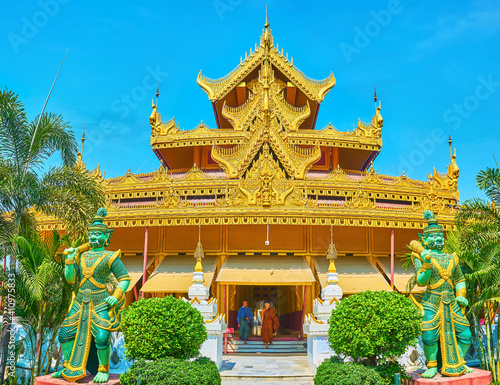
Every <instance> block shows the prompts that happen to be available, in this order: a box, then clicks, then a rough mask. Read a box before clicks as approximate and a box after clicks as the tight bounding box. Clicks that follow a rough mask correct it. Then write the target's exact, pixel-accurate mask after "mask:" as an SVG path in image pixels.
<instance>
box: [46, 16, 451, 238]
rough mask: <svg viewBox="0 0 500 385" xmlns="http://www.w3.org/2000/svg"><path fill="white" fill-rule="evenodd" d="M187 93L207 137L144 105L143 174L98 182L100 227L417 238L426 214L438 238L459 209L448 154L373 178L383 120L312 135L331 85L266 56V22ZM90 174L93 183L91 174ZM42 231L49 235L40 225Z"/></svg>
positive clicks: (272, 54)
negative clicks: (221, 69) (227, 63)
mask: <svg viewBox="0 0 500 385" xmlns="http://www.w3.org/2000/svg"><path fill="white" fill-rule="evenodd" d="M197 82H198V84H199V85H200V86H201V87H202V89H203V90H204V91H205V92H206V94H207V95H208V98H209V100H210V101H211V102H212V104H213V107H214V113H215V119H216V122H217V128H209V127H208V126H207V125H205V124H204V123H203V122H202V123H200V124H199V125H198V126H197V127H195V128H194V129H193V130H181V129H180V125H179V124H178V123H176V122H175V118H173V119H171V120H170V121H168V122H163V121H162V120H161V116H160V114H159V113H158V111H157V107H156V105H155V104H154V103H153V111H152V114H151V116H150V124H151V146H152V149H153V151H154V152H155V153H156V154H157V156H158V158H159V159H160V161H161V166H160V167H159V168H158V169H157V170H155V171H154V172H152V173H146V174H140V175H136V174H133V173H132V172H130V171H129V172H127V173H126V174H125V175H124V176H122V177H119V178H111V179H105V180H103V181H102V185H103V188H104V190H105V192H106V197H107V204H108V208H109V210H108V212H109V215H108V218H109V226H110V227H135V226H170V225H198V224H200V223H201V224H219V225H233V224H266V223H267V224H297V225H330V224H333V225H335V226H363V227H394V228H410V229H419V228H420V227H421V223H422V219H421V218H423V215H422V213H423V211H424V210H426V209H430V210H433V211H434V212H435V213H436V214H437V215H438V216H439V218H440V223H443V225H444V226H445V228H449V227H450V226H452V225H453V214H454V210H455V208H456V205H457V202H458V190H457V181H458V172H459V170H458V167H457V164H456V161H455V158H456V155H455V154H454V155H453V156H452V158H451V160H450V165H449V166H448V170H447V173H446V174H441V173H438V172H437V171H436V170H434V171H433V174H432V175H431V176H429V180H428V181H417V180H412V179H410V178H408V177H407V176H406V175H405V174H404V173H403V174H402V175H400V176H398V177H393V176H385V175H380V174H379V173H378V171H375V170H374V168H373V166H372V163H373V160H374V159H375V158H376V156H377V155H378V153H379V152H380V150H381V147H382V137H381V133H382V127H383V118H382V115H381V113H380V110H381V105H380V104H379V105H378V106H377V107H376V110H375V115H374V116H373V118H372V121H371V123H369V124H367V123H363V122H361V121H358V123H357V127H356V128H355V129H354V130H352V131H350V132H343V131H339V130H337V129H336V128H334V127H333V126H332V125H331V124H329V125H328V126H326V127H325V128H323V129H320V130H316V129H315V124H316V118H317V114H318V110H319V106H320V103H321V101H322V100H323V98H324V97H325V95H326V94H327V93H328V92H329V91H330V90H331V89H332V88H333V86H334V85H335V77H334V76H333V73H332V74H330V76H329V77H328V78H326V79H325V80H321V81H315V80H312V79H310V78H308V77H306V76H305V75H304V74H303V73H302V72H300V71H299V70H298V69H297V68H296V67H295V65H294V64H293V60H289V59H288V54H286V55H285V54H283V50H282V51H281V52H280V51H279V49H278V46H277V45H276V46H274V42H273V37H272V34H271V30H270V29H269V24H267V23H266V25H265V27H264V30H263V34H262V36H261V39H260V44H259V45H258V46H257V45H256V47H255V49H254V50H250V54H249V55H245V59H242V60H241V63H240V64H239V65H238V66H237V67H236V68H235V69H234V70H233V71H232V72H231V73H229V74H228V75H227V76H225V77H223V78H221V79H217V80H211V79H208V78H206V77H205V76H204V75H202V73H201V72H200V74H199V75H198V79H197ZM96 175H98V176H99V177H101V174H100V172H96ZM40 223H41V225H42V227H45V228H49V227H51V226H53V221H52V220H50V219H49V218H46V219H43V218H42V219H41V222H40Z"/></svg>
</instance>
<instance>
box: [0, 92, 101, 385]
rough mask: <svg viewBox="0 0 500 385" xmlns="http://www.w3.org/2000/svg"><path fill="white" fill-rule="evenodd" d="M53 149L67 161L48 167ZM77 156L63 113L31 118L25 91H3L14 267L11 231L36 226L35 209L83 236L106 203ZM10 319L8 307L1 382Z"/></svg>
mask: <svg viewBox="0 0 500 385" xmlns="http://www.w3.org/2000/svg"><path fill="white" fill-rule="evenodd" d="M53 154H58V155H59V156H60V158H61V165H60V166H58V167H51V168H49V169H48V170H45V162H46V161H47V159H48V158H49V157H50V156H52V155H53ZM76 161H77V145H76V141H75V138H74V135H73V132H72V131H71V130H70V127H69V124H68V123H67V122H65V121H64V120H63V118H62V117H61V116H60V115H55V114H52V113H43V114H41V115H40V116H38V117H36V118H35V119H34V120H32V121H29V120H28V117H27V115H26V112H25V110H24V106H23V104H22V102H21V101H20V100H19V96H18V95H17V94H15V93H14V92H12V91H9V90H8V89H7V88H5V89H4V90H3V91H0V214H1V215H0V217H1V218H2V219H1V220H0V243H1V246H2V247H3V248H4V258H5V257H6V256H7V255H10V257H11V258H10V270H11V271H14V270H15V268H16V262H15V256H16V254H17V253H16V252H15V251H12V252H9V251H8V247H9V241H8V240H9V239H11V238H10V237H9V235H12V234H14V235H15V234H18V233H19V231H20V229H31V230H33V231H34V230H35V229H36V219H35V213H41V214H45V215H48V216H52V217H55V218H57V219H58V220H60V221H61V222H62V223H64V224H65V226H66V230H67V231H69V232H71V233H72V234H74V235H75V236H81V235H83V234H84V233H85V231H86V226H87V224H88V223H89V221H90V219H91V218H92V213H95V210H96V209H97V208H98V207H100V206H102V205H103V204H104V195H103V192H102V189H101V187H100V185H99V183H98V182H97V181H96V180H95V179H94V178H93V177H92V176H91V175H90V173H89V172H88V171H87V170H85V168H84V167H78V166H77V165H76ZM23 231H24V230H23ZM2 239H3V242H1V241H2ZM6 239H7V241H6ZM13 246H14V247H16V245H15V244H14V245H13ZM6 304H7V302H6ZM10 322H11V320H10V317H9V314H8V312H7V307H6V306H5V308H4V317H3V322H2V332H1V349H0V353H1V357H2V359H1V362H0V383H1V382H3V373H4V370H5V360H6V358H7V341H8V340H9V337H10V335H9V330H10Z"/></svg>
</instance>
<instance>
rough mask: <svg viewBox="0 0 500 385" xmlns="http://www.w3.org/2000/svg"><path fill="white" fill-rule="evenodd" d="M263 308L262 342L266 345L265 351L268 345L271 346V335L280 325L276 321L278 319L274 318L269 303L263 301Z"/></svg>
mask: <svg viewBox="0 0 500 385" xmlns="http://www.w3.org/2000/svg"><path fill="white" fill-rule="evenodd" d="M264 306H265V307H266V308H265V309H264V310H262V328H261V334H262V340H263V341H264V343H265V344H266V349H267V348H269V345H268V344H271V345H272V344H273V334H274V333H276V331H277V330H278V328H279V327H280V323H279V321H278V317H277V316H276V312H275V311H274V309H272V308H271V307H270V306H271V302H270V301H265V302H264Z"/></svg>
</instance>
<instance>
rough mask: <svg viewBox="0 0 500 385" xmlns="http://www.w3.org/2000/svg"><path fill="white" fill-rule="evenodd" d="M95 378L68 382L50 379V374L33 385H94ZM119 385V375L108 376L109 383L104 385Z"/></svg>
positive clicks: (36, 379) (60, 379) (39, 378)
mask: <svg viewBox="0 0 500 385" xmlns="http://www.w3.org/2000/svg"><path fill="white" fill-rule="evenodd" d="M94 377H95V376H93V375H92V376H87V377H84V378H82V379H81V380H78V382H68V381H66V380H65V379H64V378H52V377H51V376H50V374H49V375H48V376H41V377H37V378H35V385H68V384H78V385H87V384H88V385H90V384H94V383H93V382H92V380H93V379H94ZM119 384H120V375H119V374H110V375H109V381H108V382H106V385H119Z"/></svg>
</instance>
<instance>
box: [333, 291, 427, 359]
mask: <svg viewBox="0 0 500 385" xmlns="http://www.w3.org/2000/svg"><path fill="white" fill-rule="evenodd" d="M421 319H422V317H421V315H420V313H419V310H418V309H417V307H416V306H415V305H414V304H413V303H412V302H411V300H410V299H408V298H406V297H405V296H403V295H401V294H398V293H395V292H389V291H369V290H368V291H364V292H362V293H358V294H353V295H351V296H349V297H347V298H345V299H343V300H342V301H341V302H340V303H339V305H338V306H337V308H336V309H335V310H334V311H332V315H331V317H330V329H329V330H328V342H330V346H331V347H332V350H334V351H335V353H336V354H341V355H344V356H349V357H352V358H353V360H354V361H355V362H359V361H360V360H361V361H363V363H365V364H367V365H369V366H376V365H378V364H380V363H384V362H385V361H386V360H387V359H391V358H394V357H398V356H400V355H402V354H403V353H404V352H405V350H406V348H407V347H408V346H410V345H413V344H415V343H416V342H417V338H418V337H419V336H420V333H421V330H420V321H421Z"/></svg>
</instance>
